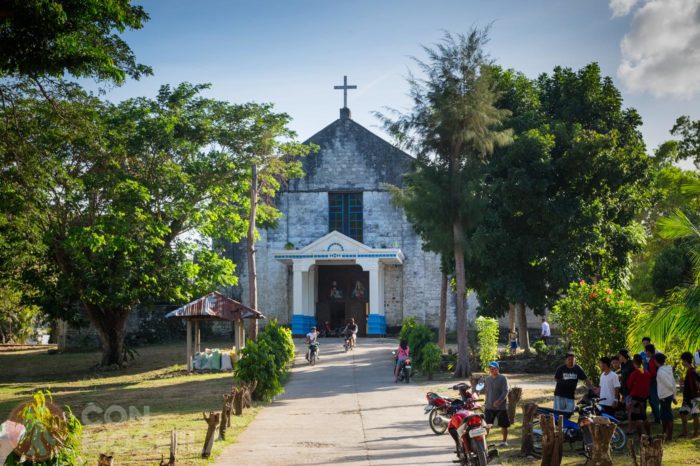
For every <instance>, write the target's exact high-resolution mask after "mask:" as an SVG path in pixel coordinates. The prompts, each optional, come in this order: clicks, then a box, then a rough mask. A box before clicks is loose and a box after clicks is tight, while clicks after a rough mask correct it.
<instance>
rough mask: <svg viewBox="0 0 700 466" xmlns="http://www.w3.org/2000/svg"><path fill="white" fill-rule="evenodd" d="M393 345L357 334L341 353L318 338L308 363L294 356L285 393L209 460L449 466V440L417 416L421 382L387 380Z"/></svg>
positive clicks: (420, 412) (335, 344) (421, 399)
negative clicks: (314, 358) (315, 355)
mask: <svg viewBox="0 0 700 466" xmlns="http://www.w3.org/2000/svg"><path fill="white" fill-rule="evenodd" d="M395 345H396V342H395V341H393V340H383V339H360V342H359V343H358V347H357V348H356V349H355V351H351V352H348V353H345V352H344V351H343V348H342V345H341V341H340V340H339V339H321V353H320V354H321V359H320V361H319V362H318V364H317V365H316V366H314V367H311V366H309V365H308V363H307V362H306V361H305V360H304V356H303V353H300V354H298V355H297V359H296V365H295V368H294V369H293V371H292V377H291V379H290V380H289V382H288V383H287V385H286V387H285V388H286V392H285V394H283V395H282V396H280V397H279V398H278V399H277V400H276V401H275V402H274V403H272V404H271V405H270V406H269V407H266V408H265V409H263V410H262V411H261V412H260V413H259V414H258V416H257V417H256V419H255V420H254V421H253V422H252V423H251V425H250V426H249V427H248V429H247V430H246V431H245V432H244V433H243V434H241V435H240V436H239V437H238V440H237V442H236V443H235V444H233V445H231V446H229V447H228V448H227V449H226V450H225V451H224V452H223V454H222V455H221V456H219V458H218V459H217V461H216V462H215V463H214V464H215V465H217V466H219V465H220V466H223V465H246V466H248V465H250V466H252V465H261V466H262V465H270V466H271V465H285V466H288V465H319V466H320V465H341V464H348V465H357V466H380V465H381V466H388V465H445V466H447V465H451V464H452V460H453V459H455V458H456V457H455V456H454V454H453V453H452V450H453V448H454V447H453V443H452V439H451V438H450V437H449V435H447V434H446V435H442V436H437V435H435V434H433V433H432V431H431V430H430V428H429V427H428V422H427V416H425V415H424V414H423V409H422V407H423V406H424V405H425V391H426V389H425V387H421V386H419V385H415V384H413V383H411V384H409V385H406V384H398V385H397V384H394V383H393V375H392V372H391V370H392V356H391V350H392V349H393V348H394V346H395Z"/></svg>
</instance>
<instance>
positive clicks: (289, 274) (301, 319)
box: [233, 108, 475, 335]
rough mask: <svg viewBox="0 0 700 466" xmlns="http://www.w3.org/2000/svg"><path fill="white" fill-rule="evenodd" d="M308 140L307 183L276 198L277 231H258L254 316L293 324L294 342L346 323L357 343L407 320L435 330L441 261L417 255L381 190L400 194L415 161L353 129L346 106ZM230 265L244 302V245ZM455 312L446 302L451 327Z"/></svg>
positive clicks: (408, 230) (415, 239) (414, 239)
mask: <svg viewBox="0 0 700 466" xmlns="http://www.w3.org/2000/svg"><path fill="white" fill-rule="evenodd" d="M306 142H307V143H314V144H316V145H318V146H319V147H320V149H319V150H318V151H317V152H316V153H313V154H309V155H308V156H306V157H304V158H303V159H302V160H303V162H302V163H303V168H304V172H305V175H304V177H302V178H300V179H295V180H292V181H290V183H289V184H288V186H287V187H286V188H285V189H284V190H283V191H281V192H280V193H279V195H278V197H277V199H276V203H277V208H278V209H279V210H280V211H281V213H282V218H281V219H280V220H279V222H278V224H277V226H276V228H274V229H267V230H264V229H261V230H260V232H259V233H260V240H259V241H258V243H257V244H256V246H257V248H256V249H257V254H256V259H257V273H258V309H259V310H261V311H262V312H263V313H264V314H265V315H266V316H268V318H276V319H278V320H279V321H280V322H281V323H285V324H291V326H292V332H293V333H294V334H295V335H303V334H306V333H307V332H308V331H309V329H310V328H311V326H312V325H314V324H317V323H318V324H321V325H324V324H325V323H326V322H328V323H329V325H330V326H331V327H332V328H336V327H338V326H341V325H343V324H344V322H345V321H346V319H348V318H350V317H353V318H355V320H356V322H358V324H359V328H360V334H361V335H384V334H386V329H387V327H390V328H393V327H398V326H400V325H401V324H402V322H403V320H404V319H405V318H406V317H409V316H414V317H416V319H417V320H418V321H419V322H423V323H426V324H427V325H430V326H432V327H437V322H438V312H439V305H440V279H441V274H440V260H439V257H438V256H437V255H436V254H434V253H431V252H426V251H423V249H422V247H421V246H422V242H421V239H420V237H419V236H418V235H417V234H416V233H415V232H414V230H413V228H412V226H411V224H410V223H409V222H408V221H407V219H406V216H405V215H404V212H403V210H402V209H401V208H398V207H396V206H394V205H393V204H392V202H391V194H390V192H389V190H388V189H387V185H388V184H390V185H394V186H401V184H402V175H403V174H404V173H406V172H407V171H408V170H409V169H410V166H411V163H412V161H413V158H412V157H411V156H410V155H408V154H406V153H405V152H403V151H401V150H399V149H397V148H396V147H394V146H393V145H392V144H390V143H388V142H387V141H385V140H383V139H382V138H380V137H379V136H377V135H375V134H374V133H372V132H370V131H369V130H367V129H366V128H364V127H362V126H361V125H359V124H358V123H356V122H354V121H353V120H352V119H351V116H350V110H349V109H348V108H342V109H341V110H340V118H339V119H338V120H336V121H334V122H333V123H331V124H330V125H328V126H327V127H325V128H324V129H322V130H321V131H319V132H318V133H316V134H315V135H313V136H312V137H310V138H309V139H308V140H307V141H306ZM233 257H234V260H235V262H236V264H237V270H238V272H239V274H240V275H239V283H240V286H239V287H237V290H235V291H236V292H235V293H234V294H235V295H239V296H237V297H239V298H240V299H241V300H242V301H243V302H248V296H247V293H248V288H247V286H245V284H247V280H248V276H247V264H246V255H245V253H244V244H238V245H236V246H235V247H234V248H233ZM470 301H472V300H470ZM470 304H473V306H471V305H470V307H472V308H473V307H475V303H470ZM454 306H455V303H454V298H453V297H452V298H451V299H450V302H449V303H448V307H449V308H450V309H448V312H447V315H448V327H450V328H453V327H454V315H455V313H454Z"/></svg>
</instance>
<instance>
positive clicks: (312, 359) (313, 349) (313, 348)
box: [309, 342, 318, 366]
mask: <svg viewBox="0 0 700 466" xmlns="http://www.w3.org/2000/svg"><path fill="white" fill-rule="evenodd" d="M317 359H318V342H314V343H311V344H310V345H309V364H311V365H312V366H313V365H314V364H316V360H317Z"/></svg>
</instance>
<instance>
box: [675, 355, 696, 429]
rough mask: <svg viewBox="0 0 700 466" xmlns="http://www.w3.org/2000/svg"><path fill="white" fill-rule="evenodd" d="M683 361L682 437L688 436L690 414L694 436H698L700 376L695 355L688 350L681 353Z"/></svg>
mask: <svg viewBox="0 0 700 466" xmlns="http://www.w3.org/2000/svg"><path fill="white" fill-rule="evenodd" d="M681 363H683V367H685V377H684V379H683V406H681V410H680V412H679V414H680V415H681V423H682V425H683V432H682V433H681V437H687V436H688V414H690V416H691V417H692V418H693V437H697V435H698V430H700V429H699V428H700V424H699V423H700V419H698V416H699V415H700V376H699V375H698V373H697V371H696V370H695V366H694V365H693V355H692V354H690V352H688V351H686V352H685V353H683V354H681Z"/></svg>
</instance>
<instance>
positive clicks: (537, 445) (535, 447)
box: [532, 432, 542, 455]
mask: <svg viewBox="0 0 700 466" xmlns="http://www.w3.org/2000/svg"><path fill="white" fill-rule="evenodd" d="M532 451H533V452H535V453H537V454H538V455H540V454H542V434H540V433H537V432H533V433H532Z"/></svg>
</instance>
